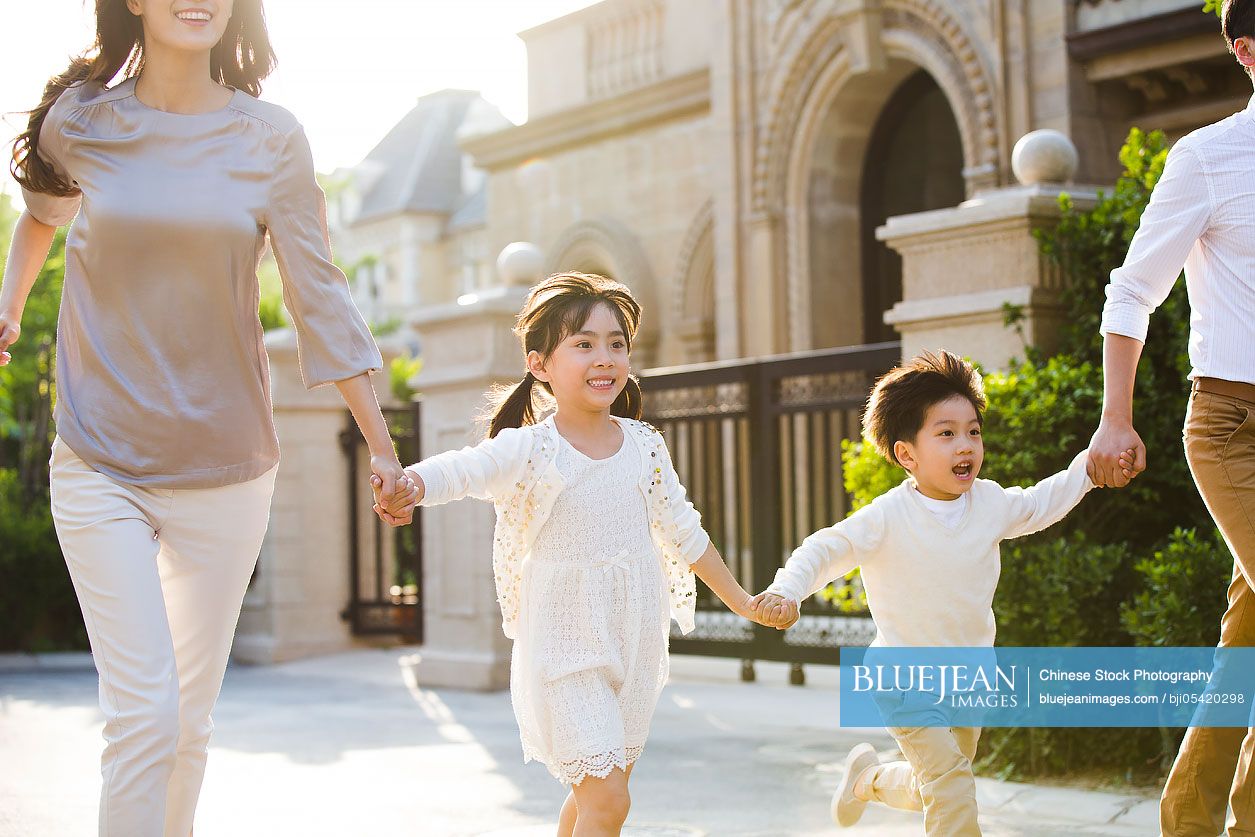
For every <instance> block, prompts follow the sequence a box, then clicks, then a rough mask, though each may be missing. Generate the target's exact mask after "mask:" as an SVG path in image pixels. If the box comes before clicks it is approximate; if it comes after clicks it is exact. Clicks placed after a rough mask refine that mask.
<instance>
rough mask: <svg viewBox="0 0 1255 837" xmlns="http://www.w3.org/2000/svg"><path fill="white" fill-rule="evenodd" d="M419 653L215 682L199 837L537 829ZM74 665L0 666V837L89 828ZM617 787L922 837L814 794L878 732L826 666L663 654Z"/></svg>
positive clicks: (985, 797)
mask: <svg viewBox="0 0 1255 837" xmlns="http://www.w3.org/2000/svg"><path fill="white" fill-rule="evenodd" d="M413 653H421V649H409V650H405V649H400V650H396V649H394V650H387V651H381V650H362V651H354V652H352V653H348V654H342V655H337V656H331V657H321V658H316V659H311V660H304V661H300V662H295V663H288V664H284V665H278V666H269V667H259V668H252V667H233V668H232V669H231V670H230V671H228V673H227V679H226V683H225V685H224V688H223V693H222V697H221V699H220V701H219V704H218V711H217V712H216V713H215V725H216V727H217V731H216V732H215V734H214V741H213V748H212V750H211V754H210V759H209V769H208V772H207V774H206V778H205V786H204V790H203V792H202V795H201V804H200V809H199V813H198V819H197V826H196V833H197V837H218V836H219V835H229V837H252V836H253V835H266V837H270V836H271V835H278V836H279V837H287V835H302V837H305V836H306V835H309V836H311V837H313V836H314V835H339V836H342V835H350V836H353V835H371V837H390V835H433V837H461V836H462V835H491V836H492V837H540V835H549V834H552V833H553V827H554V823H555V822H556V819H557V812H558V808H559V806H560V805H561V803H562V799H563V797H564V796H565V789H564V788H562V787H560V786H559V785H558V784H557V783H556V782H555V781H554V780H553V779H552V778H551V777H550V776H549V774H548V772H547V771H546V770H545V769H544V768H543V767H542V766H540V765H537V764H535V763H533V764H529V765H526V766H524V765H523V764H522V759H521V757H520V753H519V744H518V733H517V729H516V728H515V725H514V717H513V714H512V712H511V710H510V702H509V696H508V694H507V693H504V692H498V693H494V694H477V693H471V692H459V691H454V690H446V689H427V688H424V687H423V685H422V683H421V666H420V667H419V669H418V670H419V672H420V675H419V677H420V682H417V683H415V682H407V681H406V678H405V676H404V675H403V673H402V672H403V669H402V667H401V666H400V665H399V661H400V659H401V658H403V657H405V656H406V655H408V654H413ZM85 664H89V660H87V659H86V658H84V657H80V658H78V659H77V664H75V661H74V658H71V659H70V660H69V661H68V662H67V661H66V660H65V659H64V658H51V659H50V658H15V657H12V656H10V657H8V658H4V659H0V835H5V836H6V837H8V835H14V836H16V835H20V836H21V837H69V836H70V835H86V834H93V833H95V831H94V829H95V816H96V814H95V811H96V793H97V791H98V788H99V781H100V779H99V771H98V766H97V765H98V759H99V751H100V747H101V739H100V732H99V730H100V719H99V711H98V709H97V708H96V703H95V701H96V694H95V691H96V679H95V676H94V673H93V672H91V671H90V669H89V668H87V667H86V665H85ZM672 669H673V671H672V681H671V683H670V685H669V686H668V687H667V689H666V691H665V692H664V694H663V698H662V701H661V703H660V705H659V708H658V713H657V716H656V717H655V721H654V726H653V732H652V735H651V738H650V741H649V745H648V747H647V748H646V751H645V754H644V756H642V758H641V760H640V762H639V763H638V766H637V768H636V770H635V772H634V773H633V778H632V798H633V805H632V814H631V817H630V819H629V828H628V829H627V830H626V831H625V834H627V835H637V836H638V837H647V836H648V837H668V836H669V835H674V837H698V836H699V835H720V836H721V835H736V837H767V836H768V835H771V837H777V835H779V836H780V837H783V836H784V835H789V836H790V837H792V836H793V835H797V836H798V837H807V836H808V835H820V834H827V835H832V834H837V833H845V834H850V835H852V837H858V835H878V837H879V836H883V837H908V835H909V837H922V835H923V826H922V818H921V816H920V815H918V814H912V813H907V812H898V811H892V810H889V809H886V808H883V807H881V806H877V805H872V806H869V807H868V809H867V813H866V815H865V816H864V818H863V820H862V822H860V823H859V825H858V826H857V827H855V828H852V829H847V830H845V831H840V830H839V829H836V828H835V827H833V826H832V825H831V824H830V822H829V820H828V799H829V796H830V794H831V792H832V789H833V788H834V787H835V786H836V784H837V782H838V781H839V780H840V776H841V771H842V770H843V760H844V756H845V753H846V750H847V749H848V748H849V747H850V746H852V745H853V744H855V743H857V742H858V741H860V740H868V741H871V742H873V744H875V746H876V747H877V748H878V749H879V750H880V751H881V753H882V757H886V758H887V757H889V756H890V755H891V754H892V753H893V752H894V750H895V748H894V744H893V740H892V739H891V738H890V737H889V735H888V734H887V733H886V732H885V731H884V730H880V729H877V730H866V731H863V730H852V729H840V728H838V726H837V715H836V710H837V700H836V674H837V672H836V670H835V669H833V668H828V667H809V668H808V669H807V675H808V681H809V682H808V684H807V685H806V686H805V687H791V686H788V685H786V680H787V669H786V667H785V666H782V665H777V664H768V663H759V664H758V682H756V683H751V684H743V683H741V682H740V681H739V678H738V672H739V663H738V662H736V661H733V660H710V659H700V658H694V657H679V656H677V657H673V666H672ZM978 795H979V801H980V807H981V825H982V829H983V830H984V833H985V835H986V837H1064V835H1067V837H1073V836H1074V835H1088V834H1105V835H1112V836H1113V837H1119V836H1120V835H1125V836H1126V837H1151V836H1152V835H1155V834H1157V833H1158V829H1157V827H1156V816H1155V810H1156V802H1155V800H1154V799H1153V798H1151V795H1149V794H1138V793H1130V794H1113V793H1099V792H1094V791H1085V790H1075V789H1067V788H1059V787H1051V786H1046V785H1034V784H1017V783H1010V782H1000V781H997V780H993V779H978Z"/></svg>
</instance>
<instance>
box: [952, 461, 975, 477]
mask: <svg viewBox="0 0 1255 837" xmlns="http://www.w3.org/2000/svg"><path fill="white" fill-rule="evenodd" d="M953 471H954V475H955V476H956V477H958V478H959V479H961V480H966V479H971V477H972V463H971V462H964V463H961V464H959V465H955V466H954V468H953Z"/></svg>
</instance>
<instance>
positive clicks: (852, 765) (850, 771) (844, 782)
mask: <svg viewBox="0 0 1255 837" xmlns="http://www.w3.org/2000/svg"><path fill="white" fill-rule="evenodd" d="M877 764H880V759H879V758H878V757H877V756H876V748H875V747H873V746H872V745H870V744H866V743H864V744H859V745H857V746H856V747H854V749H852V750H850V754H849V755H848V756H846V757H845V776H844V777H843V778H842V779H841V786H840V787H838V788H837V791H836V793H834V794H833V795H832V821H833V822H835V823H836V824H837V825H839V826H841V827H842V828H848V827H849V826H851V825H854V824H855V823H856V822H858V820H859V817H861V816H863V809H864V808H866V807H867V800H865V799H859V798H858V797H857V796H855V795H854V785H855V784H856V783H857V782H858V777H859V776H862V775H863V771H865V770H867V768H869V767H875V766H876V765H877Z"/></svg>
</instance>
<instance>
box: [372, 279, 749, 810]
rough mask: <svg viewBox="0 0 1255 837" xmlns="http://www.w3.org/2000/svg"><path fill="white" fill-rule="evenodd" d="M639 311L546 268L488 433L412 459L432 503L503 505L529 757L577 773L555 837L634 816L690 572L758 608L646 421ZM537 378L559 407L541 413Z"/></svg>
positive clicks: (500, 545)
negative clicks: (637, 368)
mask: <svg viewBox="0 0 1255 837" xmlns="http://www.w3.org/2000/svg"><path fill="white" fill-rule="evenodd" d="M640 316H641V309H640V306H639V305H638V304H637V302H636V300H635V299H633V298H632V295H631V293H630V292H629V291H628V289H627V288H626V287H624V286H623V285H621V284H619V283H618V282H614V281H611V280H609V279H606V278H604V277H601V276H596V275H589V274H582V273H562V274H557V275H554V276H551V277H549V279H547V280H546V281H544V282H542V283H541V284H540V285H538V286H536V287H535V288H533V289H532V292H531V294H530V295H529V296H528V299H527V303H526V304H525V305H524V307H523V310H522V312H521V313H520V314H519V317H518V323H517V326H516V328H515V331H516V333H517V334H518V335H519V337H520V339H521V341H522V343H523V350H524V352H525V354H526V363H527V374H526V375H525V376H524V377H523V380H522V381H521V382H520V383H519V384H517V385H516V386H515V387H513V389H512V390H510V391H509V392H508V396H507V397H505V398H504V400H502V401H501V402H500V404H499V406H498V407H497V409H496V412H495V414H493V416H492V423H491V427H490V429H489V433H488V438H487V439H485V440H484V441H483V442H481V443H480V444H478V445H476V446H475V447H467V448H463V449H462V450H458V451H450V452H447V453H442V454H439V455H437V456H433V457H431V458H429V459H425V460H423V461H422V462H420V463H418V464H417V465H411V466H410V467H409V468H407V469H406V472H407V474H408V475H409V476H410V477H411V478H412V480H413V481H414V482H415V484H416V485H417V490H418V500H417V502H421V503H422V504H423V505H438V504H440V503H447V502H449V501H450V500H456V499H459V498H462V497H466V496H472V497H477V498H480V499H487V500H491V501H492V502H493V503H494V505H495V506H496V511H497V526H496V534H495V538H494V547H493V564H494V569H495V573H496V584H497V596H498V601H499V602H500V604H501V611H502V616H503V626H504V629H505V632H506V635H507V636H509V637H511V638H512V639H514V653H513V657H512V661H511V676H510V691H511V697H512V700H513V704H514V713H515V716H516V718H517V719H518V724H519V730H520V733H521V739H522V744H523V758H524V761H530V760H532V759H536V760H538V761H540V762H543V763H544V764H545V766H546V767H548V768H549V771H550V773H552V774H553V775H554V776H555V777H556V778H557V779H558V780H559V781H561V782H563V783H564V784H568V785H571V787H572V793H571V794H570V795H568V797H567V799H566V802H565V804H564V805H563V806H562V812H561V816H560V819H559V829H558V833H559V834H560V835H571V834H579V835H592V834H599V835H600V834H618V833H619V830H620V829H621V828H622V826H623V822H624V820H625V819H626V818H627V813H628V805H629V800H628V777H629V775H630V774H631V772H632V766H633V764H634V763H635V761H636V759H637V758H638V757H639V756H640V754H641V750H642V749H643V748H644V746H645V739H646V737H647V736H648V733H649V724H650V719H651V717H652V716H653V713H654V706H655V705H656V704H657V702H658V695H659V693H660V691H661V690H662V687H663V684H664V683H665V682H666V679H667V629H668V624H669V621H670V619H669V616H668V614H670V616H671V617H674V618H675V619H676V621H677V622H678V623H679V625H680V628H681V629H682V630H683V631H684V632H685V633H687V632H688V631H690V630H692V628H693V605H694V582H693V576H694V574H696V575H697V576H698V577H700V578H701V579H702V581H704V582H705V583H706V584H707V585H709V586H710V588H711V590H713V591H714V593H715V594H716V595H717V596H718V597H719V598H720V599H721V600H722V601H723V602H724V603H725V604H726V605H727V606H728V607H729V608H730V609H732V610H733V611H734V612H736V613H737V614H739V615H741V616H743V617H746V618H752V612H751V609H750V596H749V594H748V593H746V592H745V590H743V589H742V588H741V586H740V585H739V584H738V583H737V582H736V580H735V579H734V578H733V577H732V575H731V573H729V572H728V569H727V567H726V566H725V565H724V563H723V559H722V558H720V556H719V553H718V552H717V551H716V550H715V548H714V546H713V545H712V544H711V543H710V538H709V537H708V536H707V534H706V532H705V531H703V529H702V527H701V518H700V517H699V515H698V513H697V512H696V511H695V510H694V509H693V506H692V504H691V503H689V502H688V501H687V500H686V499H685V492H684V488H683V487H682V486H681V485H680V482H679V479H678V478H677V476H676V472H675V469H674V468H673V467H672V464H671V458H670V456H669V455H668V453H667V448H666V445H665V444H664V442H663V439H662V436H661V434H659V432H658V431H657V430H655V429H654V428H652V427H651V426H649V425H648V424H645V423H644V422H642V421H640V420H639V419H640V415H641V391H640V387H639V385H638V384H637V382H636V380H635V379H634V378H633V377H632V376H631V375H630V374H629V369H628V357H629V352H630V351H631V345H632V340H633V338H634V337H635V336H636V331H637V328H638V327H639V324H640ZM537 385H539V386H540V388H541V389H543V390H544V391H545V392H546V393H548V394H549V395H551V396H552V398H553V400H554V401H555V402H556V407H557V409H556V411H555V412H554V413H553V414H552V415H550V416H549V417H548V418H545V419H544V420H543V421H540V422H537V421H536V417H537V416H536V412H537V407H538V405H537V404H536V401H535V399H534V395H535V393H534V389H535V388H536V386H537ZM376 488H377V489H378V486H376ZM379 511H380V513H381V517H383V518H384V519H385V520H387V521H388V522H390V523H394V524H395V523H397V522H407V521H408V519H409V516H410V514H411V513H412V508H411V509H409V510H407V511H406V512H404V513H403V516H402V517H401V518H397V517H395V516H393V515H390V514H388V513H387V511H386V510H379Z"/></svg>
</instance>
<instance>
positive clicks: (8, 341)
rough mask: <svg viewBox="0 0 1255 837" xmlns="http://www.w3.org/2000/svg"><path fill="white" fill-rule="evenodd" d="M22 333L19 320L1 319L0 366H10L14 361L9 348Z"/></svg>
mask: <svg viewBox="0 0 1255 837" xmlns="http://www.w3.org/2000/svg"><path fill="white" fill-rule="evenodd" d="M21 333H22V328H21V326H19V325H18V324H17V320H15V319H12V318H10V317H0V366H8V365H9V363H10V362H11V361H12V360H13V355H11V354H9V347H10V346H12V345H13V344H14V343H16V342H17V338H18V335H19V334H21Z"/></svg>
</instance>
